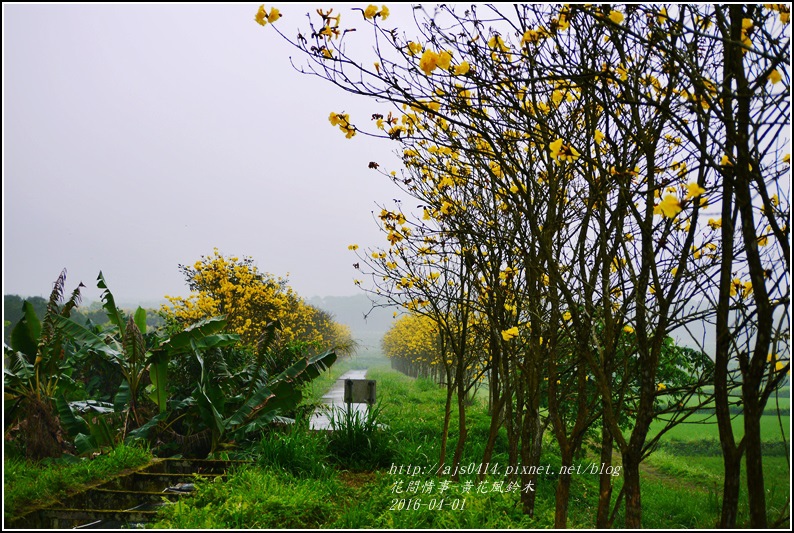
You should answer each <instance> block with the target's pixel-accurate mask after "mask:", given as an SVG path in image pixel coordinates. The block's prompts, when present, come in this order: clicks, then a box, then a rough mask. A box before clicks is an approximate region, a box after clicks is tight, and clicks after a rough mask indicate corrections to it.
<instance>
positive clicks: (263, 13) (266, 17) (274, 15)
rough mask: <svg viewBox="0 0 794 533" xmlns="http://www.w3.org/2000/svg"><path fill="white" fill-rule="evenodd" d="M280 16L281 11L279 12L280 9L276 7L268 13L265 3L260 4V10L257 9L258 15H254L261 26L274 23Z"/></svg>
mask: <svg viewBox="0 0 794 533" xmlns="http://www.w3.org/2000/svg"><path fill="white" fill-rule="evenodd" d="M280 18H281V13H280V12H279V10H278V9H276V8H275V7H274V8H273V9H271V10H270V13H268V12H267V10H266V9H265V4H262V5H261V6H259V11H257V12H256V15H255V16H254V20H255V21H256V22H257V24H259V25H260V26H264V25H265V24H267V23H268V22H269V23H271V24H273V23H274V22H276V21H277V20H278V19H280Z"/></svg>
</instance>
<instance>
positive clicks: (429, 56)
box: [419, 50, 438, 76]
mask: <svg viewBox="0 0 794 533" xmlns="http://www.w3.org/2000/svg"><path fill="white" fill-rule="evenodd" d="M437 66H438V54H437V53H435V52H434V51H432V50H425V53H424V54H422V58H421V59H420V60H419V68H420V69H422V72H424V73H425V75H426V76H430V74H431V73H432V72H433V71H434V70H435V69H436V67H437Z"/></svg>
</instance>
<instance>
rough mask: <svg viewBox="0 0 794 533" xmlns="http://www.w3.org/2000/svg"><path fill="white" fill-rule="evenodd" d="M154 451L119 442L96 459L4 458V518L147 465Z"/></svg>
mask: <svg viewBox="0 0 794 533" xmlns="http://www.w3.org/2000/svg"><path fill="white" fill-rule="evenodd" d="M151 460H152V456H151V454H150V453H149V452H148V451H146V450H143V449H141V448H134V447H130V446H124V445H120V446H117V447H116V448H115V449H113V450H111V451H110V452H108V453H107V454H104V455H99V456H97V457H95V458H93V459H90V458H75V457H71V456H69V457H68V458H67V457H64V458H62V459H54V460H50V461H43V462H40V463H32V462H30V461H25V460H22V459H16V458H5V459H4V461H3V463H4V464H3V466H4V468H3V501H4V504H5V506H4V518H5V519H6V520H7V519H9V518H10V517H13V516H16V515H18V514H19V513H21V512H23V511H24V508H25V507H35V506H39V505H44V504H47V503H48V502H53V501H57V500H58V499H59V498H61V497H63V496H65V495H66V494H68V493H69V492H72V491H74V490H76V489H79V488H81V487H83V486H84V485H86V484H88V483H91V482H94V481H102V480H104V479H107V478H108V477H110V476H113V475H115V474H118V473H119V472H122V471H124V470H126V469H128V468H134V467H138V466H141V465H145V464H146V463H148V462H149V461H151Z"/></svg>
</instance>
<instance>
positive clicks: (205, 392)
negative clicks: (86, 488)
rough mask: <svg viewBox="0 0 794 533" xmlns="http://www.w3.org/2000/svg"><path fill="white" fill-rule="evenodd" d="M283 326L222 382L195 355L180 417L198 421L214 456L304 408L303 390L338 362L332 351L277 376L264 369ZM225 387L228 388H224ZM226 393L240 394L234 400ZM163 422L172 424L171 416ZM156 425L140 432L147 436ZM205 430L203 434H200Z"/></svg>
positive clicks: (271, 330) (270, 331)
mask: <svg viewBox="0 0 794 533" xmlns="http://www.w3.org/2000/svg"><path fill="white" fill-rule="evenodd" d="M280 327H281V326H280V324H279V323H278V322H277V321H276V322H271V323H270V324H268V326H267V327H266V328H265V331H264V333H263V335H262V339H261V341H260V343H259V349H258V352H257V355H256V357H255V358H254V359H253V360H252V361H251V363H250V364H249V365H247V366H246V367H245V368H244V369H243V370H242V371H240V372H238V373H236V374H235V375H234V376H227V379H226V380H225V382H223V383H222V382H219V380H218V379H217V378H218V373H217V372H215V369H214V368H210V366H209V364H208V362H207V361H206V360H205V357H204V352H203V351H202V350H194V352H193V354H194V357H196V359H197V361H198V363H199V367H200V372H199V375H198V376H197V382H196V387H195V389H194V390H193V393H192V396H191V398H190V401H186V402H183V409H184V410H183V411H182V412H181V413H177V412H175V414H178V416H179V417H187V418H189V419H191V420H193V419H197V420H199V421H200V425H199V428H197V429H198V431H197V434H201V433H204V434H207V435H208V436H209V439H208V440H209V451H210V453H213V452H215V451H217V450H218V449H219V448H220V447H221V446H222V445H223V444H225V443H226V442H227V441H230V440H239V439H243V438H245V437H246V436H247V435H250V434H251V433H254V432H256V431H259V430H261V429H262V428H263V427H264V426H266V425H268V424H270V423H271V422H272V421H273V420H274V419H275V418H276V417H278V416H281V415H284V414H285V413H288V412H289V411H291V410H292V409H294V408H295V407H297V405H298V404H299V403H300V401H301V399H302V391H301V388H300V385H301V384H302V383H305V382H307V381H309V380H312V379H314V378H315V377H317V376H318V375H320V373H321V372H322V371H324V370H326V369H327V368H328V367H330V366H331V365H332V364H333V363H334V362H335V361H336V353H335V352H334V351H333V350H329V351H327V352H325V353H323V354H320V355H316V356H314V357H310V358H309V357H301V358H299V359H298V360H297V361H295V362H294V363H293V364H292V365H290V366H289V367H288V368H287V369H285V370H283V371H282V372H280V373H279V374H277V375H275V376H269V375H268V374H267V372H266V370H265V366H266V361H267V354H268V351H269V350H272V349H273V346H272V345H273V341H274V339H275V337H276V330H278V329H280ZM224 385H226V387H224ZM224 389H225V390H234V391H238V392H237V393H236V394H231V395H229V394H228V393H226V392H224ZM159 421H162V422H163V423H165V422H167V420H166V417H163V418H161V419H160V420H159ZM154 427H155V424H151V425H149V426H148V427H146V428H145V430H144V428H142V431H139V432H135V434H134V436H135V437H143V436H145V434H146V433H148V431H149V430H151V429H153V428H154ZM202 427H203V429H201V428H202Z"/></svg>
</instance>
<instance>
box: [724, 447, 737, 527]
mask: <svg viewBox="0 0 794 533" xmlns="http://www.w3.org/2000/svg"><path fill="white" fill-rule="evenodd" d="M722 464H723V465H724V468H725V481H724V482H723V485H722V514H721V515H720V522H719V527H721V528H724V529H733V528H735V527H736V514H737V512H738V509H739V486H740V485H741V483H740V480H741V471H742V454H741V452H739V451H738V450H736V448H735V447H734V450H733V452H730V451H729V450H727V449H725V447H724V446H723V450H722Z"/></svg>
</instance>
